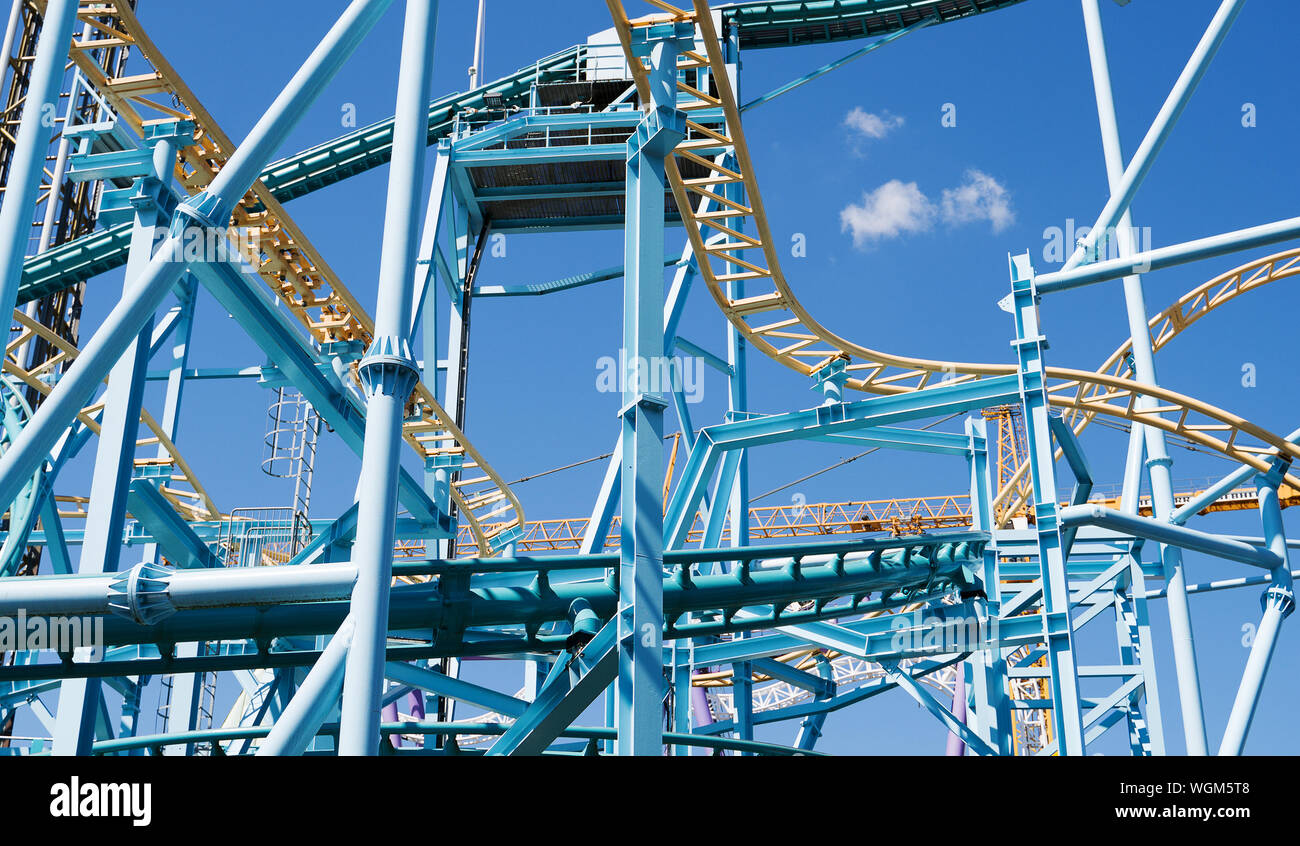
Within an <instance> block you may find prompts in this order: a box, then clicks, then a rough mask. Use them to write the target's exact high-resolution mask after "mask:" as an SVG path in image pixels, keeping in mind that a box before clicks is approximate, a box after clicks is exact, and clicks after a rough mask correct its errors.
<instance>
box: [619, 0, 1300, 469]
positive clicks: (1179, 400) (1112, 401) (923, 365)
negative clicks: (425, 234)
mask: <svg viewBox="0 0 1300 846" xmlns="http://www.w3.org/2000/svg"><path fill="white" fill-rule="evenodd" d="M607 3H608V5H609V7H610V11H611V13H612V15H613V18H614V26H615V29H616V30H617V31H618V33H619V38H620V40H621V42H622V45H623V51H624V55H625V57H626V59H627V62H628V65H629V67H630V68H631V69H632V75H633V77H634V78H635V80H636V84H637V87H638V89H639V91H640V92H641V95H642V98H643V99H646V98H647V97H648V92H649V89H648V78H647V68H646V66H645V64H644V62H643V60H642V59H640V58H638V57H636V56H634V55H633V54H632V51H631V33H632V30H633V29H635V28H639V27H646V26H651V25H655V24H661V23H666V22H669V21H677V22H690V23H693V24H694V25H695V27H696V28H697V31H698V33H699V40H700V41H701V42H702V43H703V44H704V47H705V51H706V53H707V56H705V55H701V54H699V53H695V52H690V51H688V52H686V53H684V55H683V61H681V62H680V63H679V65H678V67H679V68H690V67H707V68H708V70H709V72H710V77H711V79H712V81H713V88H714V89H715V90H716V95H714V94H710V93H708V92H705V91H700V90H698V89H695V88H692V87H690V86H687V85H686V84H685V83H683V82H680V81H679V82H678V90H679V92H680V94H682V95H685V96H684V97H680V96H679V107H680V108H682V109H684V110H686V111H687V113H688V115H689V114H690V112H691V111H692V110H696V109H701V108H720V109H721V110H722V112H723V115H724V116H725V119H726V125H725V133H709V134H710V135H711V137H710V138H709V139H707V141H708V143H710V144H712V145H713V146H715V147H716V145H717V143H723V144H725V145H726V146H727V147H729V148H730V149H732V150H733V151H734V169H732V168H729V167H726V166H724V165H723V164H721V163H715V162H713V161H710V160H709V159H707V158H705V157H702V156H700V155H698V154H696V153H695V152H694V151H693V148H694V147H699V146H701V145H702V144H704V143H705V142H703V141H700V140H688V141H685V142H683V144H682V145H681V146H679V147H678V148H677V149H676V150H674V152H673V155H672V156H670V157H669V159H668V162H667V174H668V179H669V181H670V183H671V184H672V188H673V196H674V197H675V199H676V201H677V207H678V208H679V209H680V210H681V213H682V218H683V220H684V221H685V223H686V231H687V235H688V237H689V238H690V241H691V246H692V248H693V249H694V251H695V254H696V256H697V258H698V259H699V262H698V263H699V266H700V275H701V276H702V277H703V278H704V280H705V282H706V284H707V286H708V288H709V292H710V293H711V294H712V295H713V298H714V300H715V301H716V302H717V304H718V306H719V308H721V309H722V312H723V314H724V315H725V316H726V318H727V320H728V321H730V322H731V324H732V325H733V326H735V327H736V330H737V331H738V332H740V333H741V334H742V335H743V336H744V337H745V338H746V339H747V340H748V341H749V342H750V343H752V344H753V345H754V346H755V347H757V348H758V349H759V350H760V351H761V352H763V353H764V354H766V355H767V356H769V357H770V358H773V359H775V360H776V361H778V362H780V363H781V364H784V365H786V366H787V367H789V368H791V369H793V370H795V371H797V372H799V373H802V374H805V375H811V374H812V373H813V372H814V371H816V370H817V369H818V368H820V367H821V366H823V365H824V364H826V363H827V362H829V361H831V360H833V359H836V358H845V359H847V360H848V364H847V365H846V369H847V370H848V372H849V373H850V374H853V375H852V376H851V378H850V379H849V380H848V385H849V386H850V387H853V388H856V389H858V390H861V391H866V392H869V393H877V394H900V393H906V392H909V391H916V390H922V389H924V388H926V387H930V386H931V384H932V383H937V382H938V381H940V380H942V381H944V382H946V383H948V384H951V383H954V382H963V381H969V380H972V379H978V378H981V377H984V376H999V375H1008V374H1012V373H1015V372H1016V367H1015V365H1012V364H979V363H971V362H955V361H938V360H930V359H920V358H911V357H907V356H899V355H892V354H889V353H885V352H881V351H878V350H872V349H869V348H867V347H864V346H861V345H859V344H855V343H853V342H851V341H849V340H847V339H845V338H842V337H840V336H839V335H837V334H835V333H834V332H832V331H830V330H829V329H827V328H826V327H824V326H822V325H821V324H820V323H819V322H817V321H816V320H815V319H814V318H813V317H812V316H811V315H810V314H809V313H808V312H807V311H806V310H805V309H804V307H803V306H802V305H801V304H800V303H799V300H798V299H797V298H796V297H795V296H794V293H793V292H792V291H791V289H790V287H789V285H788V284H787V282H786V279H785V276H784V274H783V273H782V272H781V266H780V262H779V259H778V255H777V249H776V244H775V241H774V240H773V239H772V236H771V232H770V231H769V228H768V223H767V216H766V214H765V212H764V210H763V201H762V196H761V193H760V192H759V188H758V182H757V180H756V179H755V176H754V168H753V165H752V162H751V160H750V155H749V149H748V146H747V145H746V142H745V137H744V133H743V131H742V127H741V121H740V112H739V108H738V107H737V105H736V99H735V94H734V91H733V90H732V87H731V83H730V80H729V78H728V75H727V69H726V62H725V59H724V57H723V55H722V48H721V44H720V42H719V40H718V35H717V32H716V29H715V27H714V24H713V18H712V16H711V14H710V11H709V6H708V3H707V0H694V6H693V9H691V10H685V9H678V8H676V7H673V6H670V5H668V4H667V3H662V2H657V0H656V2H654V3H652V5H653V6H654V7H655V8H656V9H658V10H660V13H658V14H651V15H648V16H646V17H641V18H638V19H636V20H632V19H630V18H629V17H628V15H627V13H626V11H625V9H624V4H623V2H622V0H607ZM688 126H689V124H688ZM691 128H698V127H691ZM718 136H721V137H720V138H719V137H718ZM679 160H687V161H690V162H692V163H693V164H695V165H699V166H702V167H705V168H707V169H708V170H709V175H708V176H707V177H704V178H701V179H689V180H688V179H684V178H683V177H682V174H681V169H680V168H679V166H678V161H679ZM728 183H740V184H743V186H744V189H745V202H746V203H747V205H741V204H728V207H727V208H725V209H721V210H718V211H711V212H706V213H704V214H696V213H695V207H694V206H693V204H692V203H691V201H690V197H691V194H693V193H694V194H701V195H707V196H709V197H710V198H712V199H717V198H718V197H717V195H716V194H714V193H713V192H712V190H711V189H712V187H715V186H718V185H723V184H728ZM746 219H748V220H749V222H750V224H751V226H752V231H753V232H754V234H752V235H751V234H746V233H745V232H743V231H742V227H743V224H742V223H741V222H742V221H744V220H746ZM724 221H725V222H724ZM706 229H708V230H713V231H714V232H716V233H720V234H722V235H725V236H727V237H726V239H725V240H724V241H723V242H722V243H719V244H714V243H706V242H707V241H709V240H711V238H706V236H705V234H704V233H705V230H706ZM742 256H743V257H742ZM715 264H723V265H724V267H723V272H718V268H717V267H715ZM726 265H730V268H727V267H726ZM736 267H739V268H740V270H738V271H737V270H735V269H734V268H736ZM733 281H743V282H744V283H745V286H746V289H747V290H746V292H745V296H743V297H740V298H735V299H733V298H732V297H730V296H729V294H728V292H727V287H728V284H727V283H729V282H733ZM1046 375H1047V377H1048V379H1049V386H1048V394H1049V400H1050V402H1051V403H1052V405H1054V406H1057V407H1059V408H1063V409H1067V410H1069V411H1070V412H1071V413H1073V414H1104V415H1107V416H1109V417H1116V418H1120V419H1124V420H1128V421H1129V422H1131V423H1141V424H1144V425H1147V426H1153V427H1155V428H1158V429H1161V430H1163V431H1165V432H1168V433H1170V434H1174V435H1178V436H1180V437H1182V438H1185V439H1187V440H1189V441H1192V442H1194V443H1196V444H1198V445H1200V446H1203V447H1205V448H1207V449H1209V450H1211V451H1214V452H1218V453H1221V454H1223V455H1225V456H1227V457H1228V458H1230V459H1232V460H1234V461H1237V462H1240V463H1242V464H1248V465H1250V466H1251V467H1254V468H1255V469H1256V470H1260V471H1266V470H1268V469H1269V467H1270V464H1271V461H1270V458H1271V456H1274V455H1276V454H1278V453H1285V454H1287V455H1290V456H1292V457H1293V458H1300V447H1298V446H1296V445H1295V444H1290V443H1287V442H1286V440H1285V439H1283V438H1282V437H1281V436H1279V435H1277V434H1274V433H1272V432H1269V431H1267V430H1265V429H1263V428H1262V427H1260V426H1257V425H1255V424H1253V423H1251V422H1250V421H1248V420H1246V419H1244V418H1242V417H1239V416H1238V415H1235V414H1232V413H1231V412H1228V411H1224V410H1222V409H1219V408H1216V407H1215V406H1212V405H1210V404H1208V403H1204V402H1201V401H1200V400H1197V399H1195V398H1193V397H1188V396H1185V395H1183V394H1179V393H1177V392H1175V391H1170V390H1167V389H1165V388H1160V387H1156V386H1151V385H1143V384H1141V383H1139V382H1135V381H1133V380H1131V379H1127V378H1125V377H1122V376H1118V375H1114V374H1111V373H1092V372H1088V371H1082V370H1073V369H1068V368H1060V367H1049V368H1047V369H1046ZM1139 395H1145V396H1148V397H1152V398H1154V399H1155V400H1156V403H1155V405H1154V406H1153V407H1152V408H1149V409H1139V408H1138V407H1137V398H1138V396H1139ZM1165 415H1171V416H1170V417H1166V416H1165ZM1287 480H1288V482H1289V483H1290V484H1291V485H1292V486H1297V487H1300V479H1297V477H1296V476H1294V475H1288V477H1287Z"/></svg>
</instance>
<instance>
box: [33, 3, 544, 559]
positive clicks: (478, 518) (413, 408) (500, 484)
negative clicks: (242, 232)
mask: <svg viewBox="0 0 1300 846" xmlns="http://www.w3.org/2000/svg"><path fill="white" fill-rule="evenodd" d="M38 6H39V7H40V8H41V10H42V11H44V0H39V2H38ZM78 19H79V20H80V21H81V22H84V23H88V24H89V25H90V26H91V28H92V30H93V34H92V35H91V37H89V38H87V39H85V40H79V36H78V38H74V40H73V42H72V49H71V52H70V55H71V57H72V60H73V62H74V63H75V64H76V65H77V67H78V68H79V69H80V70H81V71H82V73H83V74H85V75H86V77H87V78H88V79H89V80H90V81H91V83H92V84H93V85H94V87H95V89H96V90H97V91H99V92H100V94H102V95H103V96H104V98H105V99H106V100H107V102H108V103H109V104H110V105H111V106H112V107H113V109H114V110H115V111H116V112H117V113H118V116H119V117H120V118H121V120H122V121H124V122H125V123H126V124H127V125H128V126H130V127H131V128H132V129H133V130H134V131H135V132H137V133H139V134H143V133H144V131H145V127H147V126H148V125H150V124H154V123H160V122H165V121H172V120H177V119H185V120H191V121H193V122H194V124H195V143H194V144H193V145H191V146H189V147H186V148H184V149H182V150H180V151H179V153H178V155H177V162H176V178H177V180H178V181H179V182H180V184H181V185H182V186H184V188H185V190H186V191H188V192H189V193H190V194H197V193H198V192H199V191H201V190H203V188H204V187H206V186H207V185H208V184H209V183H210V182H211V181H212V179H213V178H214V177H215V176H216V174H217V173H218V172H219V171H220V170H221V168H222V167H223V166H224V165H225V164H226V162H227V161H229V159H230V156H231V155H232V154H233V153H234V150H235V144H234V142H232V141H231V140H230V137H229V136H227V135H226V134H225V133H224V132H223V131H222V130H221V128H220V127H219V126H218V125H217V122H216V120H215V119H214V118H213V117H212V115H211V114H210V113H209V112H208V111H207V110H206V109H204V108H203V105H202V104H201V103H200V102H199V100H198V98H197V97H196V96H195V95H194V92H193V91H191V90H190V89H189V87H188V86H187V85H186V84H185V82H184V81H183V80H182V79H181V77H180V74H178V73H177V72H176V70H175V68H173V67H172V66H171V65H170V64H169V63H168V62H167V60H166V59H165V58H164V57H163V55H162V51H160V50H159V49H158V46H157V45H156V44H155V43H154V42H153V41H152V40H151V39H150V38H149V36H148V35H147V34H146V33H145V31H144V27H143V26H142V25H141V24H140V21H139V19H138V18H137V17H136V16H135V13H134V12H133V11H132V10H131V9H130V7H129V6H128V5H127V4H126V3H124V2H119V0H82V1H81V4H80V7H79V9H78ZM105 21H109V22H108V23H105ZM113 46H119V47H120V46H129V47H132V48H134V49H135V51H136V54H137V56H138V58H140V59H143V60H144V61H146V62H148V64H149V65H150V66H151V68H152V70H151V72H147V73H137V74H133V75H131V76H127V77H118V78H109V77H106V76H105V75H104V72H103V71H102V70H101V69H100V68H99V67H98V66H97V65H96V63H95V62H94V60H93V59H92V57H91V55H90V53H91V51H93V50H96V49H99V48H104V47H113ZM231 225H232V226H234V227H239V228H245V227H248V228H252V229H254V230H255V231H256V232H257V233H258V239H259V240H258V245H259V248H260V251H261V256H260V260H259V262H258V266H257V273H258V275H259V276H260V277H261V278H262V280H263V281H264V282H266V284H267V286H268V287H269V288H270V289H271V290H272V291H274V292H275V294H276V296H278V297H279V298H280V300H281V302H283V303H284V304H285V305H286V306H287V307H288V309H289V311H290V312H292V313H293V315H294V316H295V317H296V318H297V319H298V321H299V323H301V324H302V325H303V326H304V327H305V328H306V329H307V331H308V332H309V333H310V334H311V336H312V337H313V338H314V339H315V340H316V341H317V342H319V343H322V344H325V343H333V342H339V341H356V342H359V343H360V344H362V345H364V346H368V345H369V344H370V342H371V340H372V339H373V336H374V321H373V320H371V318H370V316H369V315H368V314H367V313H366V311H365V309H364V308H362V307H361V305H360V303H358V302H357V300H356V298H355V297H353V296H352V294H351V293H350V292H349V291H348V289H347V288H346V287H345V286H344V285H343V284H342V282H341V281H340V280H339V277H338V275H337V274H336V273H335V272H334V271H333V270H331V269H330V267H329V265H328V264H327V263H326V262H325V259H324V258H323V257H322V256H321V255H320V253H319V252H317V250H316V249H315V247H313V246H312V245H311V243H310V242H309V241H308V240H307V238H306V236H305V235H304V234H303V233H302V231H301V230H300V229H299V228H298V226H297V224H295V223H294V222H293V219H292V218H290V217H289V215H288V214H287V213H286V212H285V210H284V208H283V207H282V206H281V205H280V203H279V202H278V201H277V200H276V199H275V197H274V196H273V195H272V194H271V192H270V191H269V190H268V189H267V188H266V187H265V185H263V184H262V182H261V181H258V182H257V183H255V184H254V185H253V187H252V188H251V189H250V190H249V192H248V194H247V195H246V196H245V197H244V199H243V201H242V202H241V203H240V205H239V206H238V207H237V208H236V209H235V212H234V214H233V215H232V220H231ZM351 373H352V378H353V379H354V380H357V373H356V367H355V366H353V367H352V368H351ZM358 383H359V381H358ZM403 437H404V438H405V440H406V442H407V443H408V444H409V445H410V446H411V447H412V448H413V449H414V450H415V452H416V454H417V455H419V457H420V459H421V460H425V459H428V458H430V457H433V456H452V457H454V456H463V457H464V465H463V467H462V472H461V478H460V479H459V481H457V482H456V483H455V485H454V486H453V489H452V498H453V499H454V501H455V503H456V506H457V508H458V509H459V511H460V514H461V515H463V518H464V519H465V520H466V522H467V523H468V524H469V529H470V531H471V534H472V535H473V537H474V539H475V542H476V544H477V546H478V552H479V554H480V555H484V556H486V555H491V554H493V552H492V549H491V545H490V541H491V539H492V537H493V536H495V535H496V534H498V533H500V532H502V531H506V530H508V529H511V528H513V527H516V526H522V525H523V521H524V510H523V506H522V505H521V504H520V502H519V500H518V498H516V497H515V495H514V493H513V492H512V491H511V490H510V488H509V486H508V485H506V483H505V481H504V480H503V479H502V478H501V476H500V475H499V474H498V473H497V472H496V471H495V470H493V469H492V467H491V465H489V464H488V463H487V462H486V461H485V460H484V458H483V456H482V455H481V454H480V453H479V452H478V451H477V450H476V449H474V446H473V445H472V444H471V443H470V442H469V440H468V439H467V438H466V437H465V433H464V432H462V431H461V430H460V429H459V428H457V427H456V425H455V423H454V422H453V418H452V417H451V416H450V415H449V414H448V413H447V412H446V411H445V410H444V409H443V408H442V406H441V405H439V404H438V402H437V401H436V400H435V399H434V396H433V394H432V392H430V391H429V389H428V388H427V387H426V386H425V385H424V384H423V383H420V384H419V385H417V386H416V388H415V391H414V393H413V394H412V396H411V400H410V403H409V404H408V414H407V421H406V423H405V424H404V425H403ZM474 471H477V472H474Z"/></svg>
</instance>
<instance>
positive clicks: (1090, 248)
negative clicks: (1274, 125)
mask: <svg viewBox="0 0 1300 846" xmlns="http://www.w3.org/2000/svg"><path fill="white" fill-rule="evenodd" d="M1245 5H1246V0H1223V3H1221V4H1220V5H1219V10H1218V11H1217V12H1215V14H1214V18H1213V19H1212V20H1211V21H1210V25H1209V27H1208V28H1206V30H1205V34H1204V35H1202V36H1201V40H1200V42H1199V43H1198V44H1197V45H1196V49H1195V50H1193V51H1192V55H1191V58H1189V59H1188V60H1187V65H1186V66H1185V67H1184V68H1183V72H1182V73H1181V74H1179V76H1178V80H1177V81H1176V82H1175V83H1174V87H1173V89H1171V90H1170V92H1169V96H1168V97H1167V98H1166V99H1165V102H1164V105H1162V106H1161V107H1160V111H1159V112H1158V113H1157V114H1156V119H1155V120H1154V121H1152V123H1151V127H1150V128H1149V129H1148V130H1147V134H1146V137H1145V138H1143V139H1142V143H1141V144H1140V145H1139V146H1138V149H1137V152H1136V153H1134V154H1133V160H1132V161H1131V162H1129V164H1128V167H1127V168H1126V169H1125V170H1124V172H1123V175H1122V176H1121V177H1120V178H1119V179H1118V180H1112V188H1111V196H1110V199H1109V200H1108V201H1107V203H1106V207H1105V208H1103V209H1102V210H1101V214H1100V215H1098V217H1097V222H1096V223H1095V224H1093V227H1092V230H1091V231H1090V232H1089V233H1088V236H1087V237H1086V238H1084V239H1083V242H1082V243H1081V244H1079V246H1078V248H1077V249H1076V250H1075V251H1074V254H1073V255H1071V256H1070V259H1069V261H1067V262H1066V263H1065V267H1064V268H1063V270H1071V269H1073V268H1075V267H1078V266H1079V265H1080V264H1082V263H1083V262H1084V261H1086V260H1087V259H1088V258H1089V257H1090V256H1091V255H1092V254H1093V252H1094V250H1095V249H1096V247H1097V242H1098V239H1100V238H1103V237H1104V238H1109V237H1111V230H1112V227H1114V226H1115V224H1116V222H1117V221H1119V219H1120V216H1121V215H1122V214H1124V212H1126V211H1128V208H1129V204H1130V203H1132V201H1133V196H1134V195H1135V194H1136V193H1137V190H1138V187H1139V186H1140V185H1141V184H1142V180H1143V179H1144V178H1146V175H1147V172H1148V171H1149V170H1150V169H1151V165H1152V164H1154V163H1155V159H1156V156H1157V155H1159V153H1160V149H1161V148H1162V147H1163V146H1164V143H1165V141H1166V140H1167V139H1168V138H1169V134H1170V132H1171V131H1172V130H1173V128H1174V124H1175V123H1177V122H1178V118H1179V116H1180V115H1182V113H1183V109H1184V108H1185V107H1186V106H1187V102H1188V101H1189V100H1190V99H1191V98H1192V93H1193V92H1194V91H1195V90H1196V86H1197V84H1198V83H1200V81H1201V77H1203V76H1204V75H1205V71H1206V69H1207V68H1209V66H1210V62H1211V61H1212V60H1213V59H1214V55H1215V54H1216V53H1217V52H1218V50H1219V45H1221V44H1222V43H1223V39H1224V38H1225V37H1226V36H1227V34H1228V30H1229V29H1230V28H1231V27H1232V24H1233V21H1235V20H1236V19H1237V15H1238V13H1240V12H1241V9H1242V7H1243V6H1245ZM1084 13H1085V16H1087V17H1091V13H1089V12H1088V6H1087V5H1085V6H1084ZM1095 21H1096V31H1097V32H1098V33H1100V29H1101V20H1100V17H1096V18H1095ZM1089 28H1090V30H1091V29H1092V27H1091V25H1090V27H1089ZM1090 36H1091V32H1090ZM1090 40H1091V41H1092V43H1093V44H1097V43H1100V42H1099V41H1097V40H1095V39H1091V38H1090ZM1094 78H1095V77H1094ZM1107 87H1109V86H1107ZM1121 238H1122V236H1121ZM1040 290H1042V291H1044V292H1045V291H1046V289H1043V288H1040Z"/></svg>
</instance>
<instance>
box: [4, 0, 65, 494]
mask: <svg viewBox="0 0 1300 846" xmlns="http://www.w3.org/2000/svg"><path fill="white" fill-rule="evenodd" d="M77 3H78V0H50V2H49V3H48V4H47V5H46V7H45V16H44V18H43V20H42V22H41V37H40V41H39V42H38V44H37V45H36V58H35V59H33V60H32V70H31V78H30V80H29V81H28V86H27V99H26V102H25V103H24V104H23V116H22V120H21V121H20V122H19V124H18V133H17V135H15V136H14V152H13V159H12V160H11V162H10V165H9V176H8V181H7V182H6V183H5V192H4V202H3V203H0V273H3V274H4V277H3V278H0V314H6V315H7V314H9V313H10V312H12V311H13V309H14V302H15V301H17V299H18V283H19V280H20V279H21V278H22V274H23V256H24V254H25V253H26V251H27V236H28V234H29V233H30V227H31V224H32V215H33V214H34V213H35V210H36V195H37V194H38V193H39V192H40V190H41V173H42V172H43V171H44V168H45V154H46V151H47V150H48V149H49V144H50V137H51V136H52V134H53V133H54V129H55V121H54V111H55V108H56V105H57V103H58V102H59V89H60V88H62V86H63V60H64V58H65V57H66V56H67V54H68V45H69V44H71V43H72V28H73V26H74V25H75V24H76V22H77ZM16 8H17V3H16V2H15V9H16ZM4 58H5V61H6V62H8V59H9V54H8V53H7V52H6V53H5V54H4ZM50 202H54V200H53V198H52V197H51V199H50ZM5 502H6V503H7V502H9V498H8V497H7V498H5Z"/></svg>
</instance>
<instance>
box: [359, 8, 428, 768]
mask: <svg viewBox="0 0 1300 846" xmlns="http://www.w3.org/2000/svg"><path fill="white" fill-rule="evenodd" d="M437 23H438V2H437V0H406V18H405V23H404V26H403V30H402V60H401V67H400V71H399V76H398V83H397V112H396V114H397V117H396V121H395V124H394V127H393V158H392V163H391V165H390V170H389V177H388V202H387V206H386V208H385V210H384V237H383V250H382V253H381V255H380V263H379V295H378V304H377V305H376V306H375V339H374V341H373V343H371V345H370V349H368V350H366V354H365V356H364V357H363V358H362V359H361V364H360V374H361V379H362V382H363V384H364V385H365V389H366V440H365V449H364V451H363V452H362V456H361V478H360V480H359V481H358V483H357V503H358V508H357V538H356V542H355V543H354V544H353V546H352V556H353V561H355V562H356V565H357V581H356V585H355V587H353V589H352V604H351V609H352V611H351V616H352V618H353V621H354V622H355V624H356V631H355V632H354V634H353V638H352V647H351V649H350V650H349V652H348V658H347V672H346V675H345V677H344V680H343V706H342V712H341V715H340V718H339V754H340V755H377V754H378V753H379V740H380V736H379V714H380V711H381V707H382V706H381V705H380V698H381V696H382V695H383V680H384V658H385V655H386V650H387V644H388V592H389V588H390V586H391V584H392V581H393V576H392V568H393V537H394V530H395V526H396V520H397V502H398V499H397V469H398V461H399V451H400V450H401V444H402V418H403V407H404V406H405V404H406V400H407V398H408V397H409V396H410V395H411V391H412V390H413V389H414V388H415V385H416V383H417V381H418V380H419V373H420V371H419V368H418V366H417V365H416V363H415V361H414V360H413V359H412V357H411V350H410V329H411V322H412V319H411V317H412V312H413V310H414V309H413V302H412V299H413V296H414V291H413V290H412V286H411V284H410V282H411V279H412V277H413V274H414V273H415V259H416V253H417V250H418V248H419V243H418V242H419V225H420V217H419V199H420V193H421V190H422V186H423V184H424V146H425V143H424V142H425V135H426V126H425V111H424V110H425V104H426V103H428V101H429V88H430V74H431V73H432V70H433V42H434V36H435V33H436V31H437Z"/></svg>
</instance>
